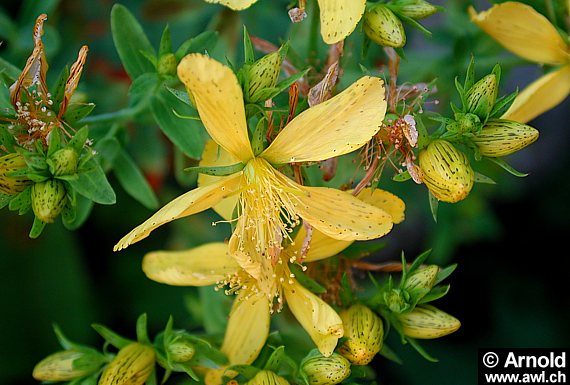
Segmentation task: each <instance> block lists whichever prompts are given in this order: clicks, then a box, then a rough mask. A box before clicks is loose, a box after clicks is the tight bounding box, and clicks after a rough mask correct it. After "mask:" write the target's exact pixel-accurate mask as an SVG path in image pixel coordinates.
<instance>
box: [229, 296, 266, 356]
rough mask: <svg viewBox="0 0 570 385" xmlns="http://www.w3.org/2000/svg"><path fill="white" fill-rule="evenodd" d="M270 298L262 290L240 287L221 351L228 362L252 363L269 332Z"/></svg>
mask: <svg viewBox="0 0 570 385" xmlns="http://www.w3.org/2000/svg"><path fill="white" fill-rule="evenodd" d="M269 320H270V319H269V301H268V300H267V297H266V296H265V295H264V294H253V293H250V292H247V291H243V290H242V291H241V292H240V294H239V295H238V297H237V298H236V299H235V301H234V304H233V307H232V311H231V313H230V319H229V321H228V326H227V328H226V335H225V336H224V342H223V343H222V347H221V351H222V352H223V353H225V354H226V356H227V357H228V360H229V362H230V365H240V364H251V363H252V362H253V361H254V360H255V359H256V358H257V356H258V354H259V352H260V351H261V348H263V345H264V344H265V340H266V339H267V336H268V335H269Z"/></svg>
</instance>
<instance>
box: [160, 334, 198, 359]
mask: <svg viewBox="0 0 570 385" xmlns="http://www.w3.org/2000/svg"><path fill="white" fill-rule="evenodd" d="M166 349H167V350H168V355H169V357H170V358H171V359H172V360H173V361H174V362H186V361H190V360H191V359H192V357H194V354H195V353H196V348H195V347H194V344H192V343H191V342H190V341H186V340H184V339H177V340H176V341H174V342H172V343H170V344H168V345H167V346H166Z"/></svg>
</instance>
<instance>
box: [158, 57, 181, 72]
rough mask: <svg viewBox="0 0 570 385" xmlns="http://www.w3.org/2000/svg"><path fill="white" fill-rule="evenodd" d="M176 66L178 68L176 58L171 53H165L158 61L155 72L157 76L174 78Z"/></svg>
mask: <svg viewBox="0 0 570 385" xmlns="http://www.w3.org/2000/svg"><path fill="white" fill-rule="evenodd" d="M176 66H178V61H177V60H176V56H175V55H174V54H173V53H167V54H165V55H162V56H161V57H160V58H159V59H158V65H157V67H156V70H157V72H158V74H159V75H163V76H176Z"/></svg>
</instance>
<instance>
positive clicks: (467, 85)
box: [463, 55, 475, 107]
mask: <svg viewBox="0 0 570 385" xmlns="http://www.w3.org/2000/svg"><path fill="white" fill-rule="evenodd" d="M474 84H475V57H474V56H473V55H471V59H470V60H469V65H468V66H467V72H466V74H465V82H464V83H463V89H464V90H470V89H471V87H473V85H474ZM463 106H464V107H466V106H465V104H463Z"/></svg>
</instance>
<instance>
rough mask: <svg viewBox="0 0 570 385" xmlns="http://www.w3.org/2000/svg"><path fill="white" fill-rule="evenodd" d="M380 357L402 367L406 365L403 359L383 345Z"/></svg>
mask: <svg viewBox="0 0 570 385" xmlns="http://www.w3.org/2000/svg"><path fill="white" fill-rule="evenodd" d="M380 355H381V356H382V357H384V358H386V359H388V360H390V361H392V362H395V363H397V364H400V365H402V364H403V363H404V362H403V361H402V359H401V358H400V357H399V356H398V355H397V354H396V352H395V351H393V350H392V349H390V348H389V347H388V345H386V344H384V345H382V350H380Z"/></svg>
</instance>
